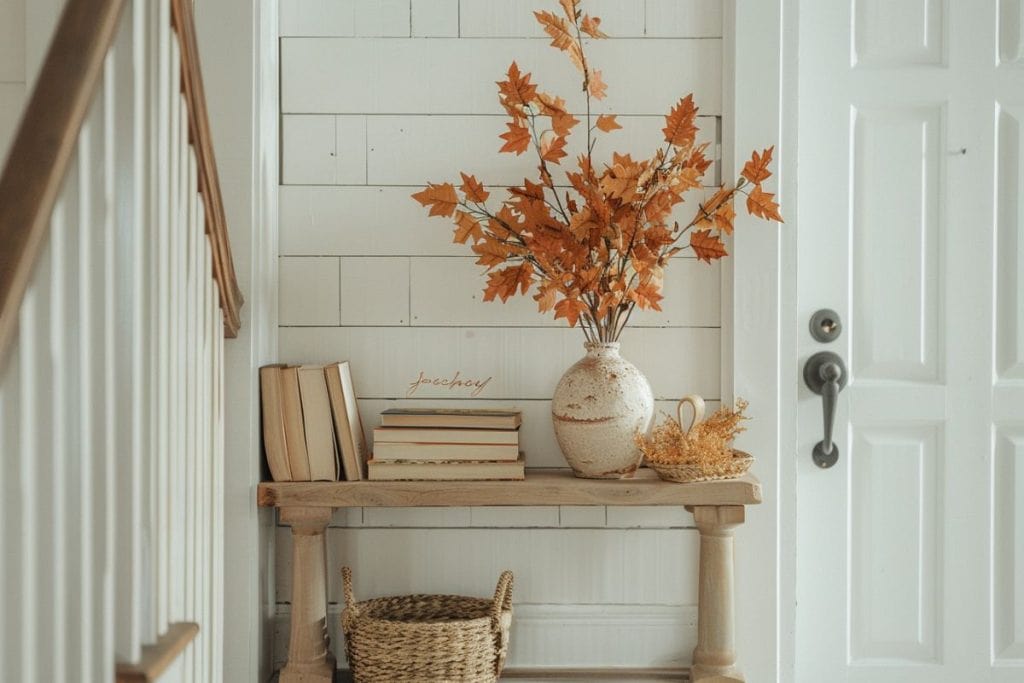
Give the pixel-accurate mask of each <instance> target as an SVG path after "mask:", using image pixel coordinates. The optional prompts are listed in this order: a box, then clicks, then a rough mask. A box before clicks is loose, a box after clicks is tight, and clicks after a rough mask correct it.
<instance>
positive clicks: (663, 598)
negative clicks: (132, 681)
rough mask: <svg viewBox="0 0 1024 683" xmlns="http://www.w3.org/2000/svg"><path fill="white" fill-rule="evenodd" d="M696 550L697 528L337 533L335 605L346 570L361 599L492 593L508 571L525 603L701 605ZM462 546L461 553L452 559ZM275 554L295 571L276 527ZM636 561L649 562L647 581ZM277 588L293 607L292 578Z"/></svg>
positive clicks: (331, 568)
mask: <svg viewBox="0 0 1024 683" xmlns="http://www.w3.org/2000/svg"><path fill="white" fill-rule="evenodd" d="M369 510H370V508H367V512H368V511H369ZM426 510H427V509H424V510H423V511H426ZM697 543H698V535H697V532H696V530H694V529H628V530H627V529H577V530H573V531H572V532H566V531H564V530H562V529H474V528H460V529H424V528H392V529H380V528H373V529H343V528H340V529H339V528H330V529H328V531H327V567H328V600H329V601H330V602H340V601H341V600H342V594H341V572H340V571H339V570H340V567H341V566H342V564H347V565H349V566H351V567H352V570H353V574H354V577H355V589H356V599H360V598H361V596H367V597H370V596H378V595H395V594H400V593H421V592H440V593H456V594H464V595H475V594H478V593H479V594H480V595H488V594H491V593H493V591H494V585H493V584H494V582H495V581H496V580H497V577H498V575H499V574H500V573H501V571H502V570H503V569H511V570H512V571H513V572H514V573H515V577H516V588H515V591H516V592H515V600H516V603H518V604H526V603H539V604H562V605H572V604H599V603H618V604H648V605H694V604H696V601H697V565H696V563H695V562H693V558H694V557H696V550H697ZM456 547H457V548H461V549H462V550H461V551H460V552H452V551H451V549H452V548H456ZM525 549H530V552H524V550H525ZM275 553H276V555H277V566H278V567H282V568H285V569H287V568H288V567H289V566H290V560H289V559H288V558H289V557H290V555H291V538H290V532H289V530H288V529H287V528H280V529H278V533H277V535H276V543H275ZM637 557H644V558H645V562H644V572H643V580H642V581H641V580H637V570H638V568H637V564H636V558H637ZM276 581H277V588H276V591H277V601H278V603H287V602H290V601H291V573H290V572H288V571H279V572H277V573H276Z"/></svg>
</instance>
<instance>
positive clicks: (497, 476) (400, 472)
mask: <svg viewBox="0 0 1024 683" xmlns="http://www.w3.org/2000/svg"><path fill="white" fill-rule="evenodd" d="M368 464H369V474H370V477H369V478H370V479H371V480H375V481H488V480H507V481H520V480H522V479H525V478H526V462H525V460H524V459H523V458H522V457H521V456H520V458H519V459H518V460H514V461H507V462H384V461H379V460H377V459H376V458H374V459H372V460H370V462H369V463H368Z"/></svg>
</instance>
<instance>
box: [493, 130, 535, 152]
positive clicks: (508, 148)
mask: <svg viewBox="0 0 1024 683" xmlns="http://www.w3.org/2000/svg"><path fill="white" fill-rule="evenodd" d="M505 125H506V126H507V127H508V132H506V133H502V134H501V135H499V136H498V137H500V138H501V139H502V140H504V141H505V144H504V145H502V146H501V149H500V150H498V151H499V152H513V153H515V155H516V156H519V155H520V154H522V153H523V152H525V151H526V150H528V149H530V142H531V138H530V129H529V128H527V127H526V126H522V125H520V124H518V123H506V124H505Z"/></svg>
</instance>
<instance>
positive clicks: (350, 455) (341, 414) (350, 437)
mask: <svg viewBox="0 0 1024 683" xmlns="http://www.w3.org/2000/svg"><path fill="white" fill-rule="evenodd" d="M324 376H325V377H326V379H327V393H328V395H329V396H330V398H331V415H332V416H333V417H334V430H335V436H336V438H337V440H338V451H339V452H340V453H341V468H342V471H343V472H344V474H345V479H347V480H348V481H359V480H360V479H365V478H366V472H365V470H366V437H365V436H364V434H363V423H362V420H361V419H360V418H359V405H358V403H357V402H356V397H355V389H354V388H353V386H352V373H351V371H350V369H349V366H348V361H345V362H344V363H332V364H331V365H327V366H325V367H324ZM346 387H347V391H346ZM353 425H355V428H354V429H353Z"/></svg>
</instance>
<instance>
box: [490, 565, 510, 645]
mask: <svg viewBox="0 0 1024 683" xmlns="http://www.w3.org/2000/svg"><path fill="white" fill-rule="evenodd" d="M508 609H512V572H510V571H509V570H507V569H506V570H505V571H503V572H502V573H501V576H500V577H499V578H498V586H497V588H495V589H494V605H492V606H491V626H492V627H493V628H494V630H495V631H498V630H500V629H501V613H502V612H504V611H505V610H508Z"/></svg>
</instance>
